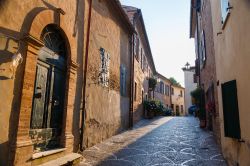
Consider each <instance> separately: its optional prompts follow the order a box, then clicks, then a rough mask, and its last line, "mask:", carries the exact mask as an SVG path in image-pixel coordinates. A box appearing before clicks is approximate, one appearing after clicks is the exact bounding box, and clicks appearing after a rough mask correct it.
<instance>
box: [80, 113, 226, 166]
mask: <svg viewBox="0 0 250 166" xmlns="http://www.w3.org/2000/svg"><path fill="white" fill-rule="evenodd" d="M82 155H83V157H84V159H85V160H84V161H83V162H81V163H80V166H95V165H100V166H226V165H227V164H226V162H225V160H224V158H223V156H222V154H221V152H220V150H219V148H218V146H217V145H216V143H215V139H214V137H213V135H212V133H211V132H207V131H204V130H202V129H200V128H199V123H198V120H197V119H196V118H194V117H174V118H172V117H159V118H156V119H153V120H142V121H140V122H139V123H138V124H136V125H135V127H134V129H133V130H129V131H127V132H124V133H122V134H119V135H117V136H114V137H112V138H110V139H108V140H106V141H104V142H103V143H101V144H98V145H96V146H94V147H92V148H90V149H87V150H85V151H84V152H83V154H82Z"/></svg>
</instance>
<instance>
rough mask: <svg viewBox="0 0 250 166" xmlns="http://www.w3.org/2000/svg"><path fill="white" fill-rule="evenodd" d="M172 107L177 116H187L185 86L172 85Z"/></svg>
mask: <svg viewBox="0 0 250 166" xmlns="http://www.w3.org/2000/svg"><path fill="white" fill-rule="evenodd" d="M170 93H171V99H170V101H171V108H172V110H173V114H174V115H175V116H185V115H186V111H185V98H184V96H185V88H183V87H181V86H178V85H171V86H170Z"/></svg>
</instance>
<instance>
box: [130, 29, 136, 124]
mask: <svg viewBox="0 0 250 166" xmlns="http://www.w3.org/2000/svg"><path fill="white" fill-rule="evenodd" d="M133 35H135V34H133ZM133 35H132V39H131V40H130V41H132V43H130V45H131V47H130V52H131V62H130V69H131V70H130V88H131V89H130V108H129V128H132V127H133V112H134V36H133Z"/></svg>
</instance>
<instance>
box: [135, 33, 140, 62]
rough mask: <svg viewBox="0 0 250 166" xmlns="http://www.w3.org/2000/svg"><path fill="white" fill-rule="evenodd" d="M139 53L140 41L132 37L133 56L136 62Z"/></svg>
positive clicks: (136, 37)
mask: <svg viewBox="0 0 250 166" xmlns="http://www.w3.org/2000/svg"><path fill="white" fill-rule="evenodd" d="M139 52H140V39H139V38H138V36H137V35H134V55H135V58H136V60H137V61H138V62H139V58H140V57H139Z"/></svg>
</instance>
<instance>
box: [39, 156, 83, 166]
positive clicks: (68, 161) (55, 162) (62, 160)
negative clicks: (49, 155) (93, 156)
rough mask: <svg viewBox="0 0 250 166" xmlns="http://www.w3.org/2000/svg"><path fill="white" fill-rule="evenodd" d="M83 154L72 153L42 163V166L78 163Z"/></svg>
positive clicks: (61, 165)
mask: <svg viewBox="0 0 250 166" xmlns="http://www.w3.org/2000/svg"><path fill="white" fill-rule="evenodd" d="M81 158H82V155H80V154H78V153H71V154H68V155H65V156H63V157H60V158H57V159H55V160H52V161H49V162H46V163H44V164H41V165H40V166H63V165H66V164H67V165H77V164H79V163H80V161H81Z"/></svg>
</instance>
